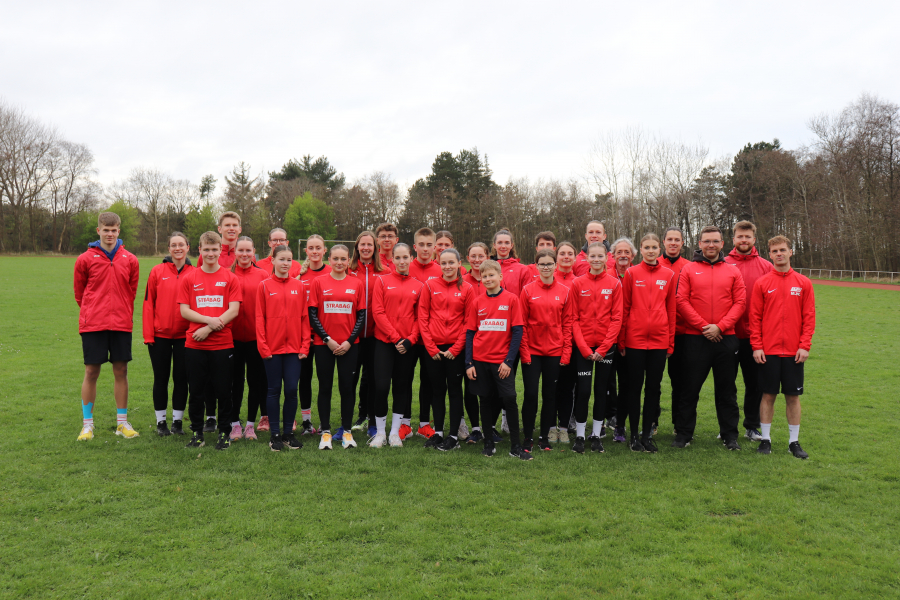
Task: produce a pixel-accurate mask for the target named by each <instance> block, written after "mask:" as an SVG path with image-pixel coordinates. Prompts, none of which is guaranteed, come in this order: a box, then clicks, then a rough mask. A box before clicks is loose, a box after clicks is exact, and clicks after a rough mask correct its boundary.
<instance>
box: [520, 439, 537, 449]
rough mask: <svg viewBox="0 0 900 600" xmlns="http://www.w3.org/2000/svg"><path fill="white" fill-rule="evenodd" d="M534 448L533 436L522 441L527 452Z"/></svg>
mask: <svg viewBox="0 0 900 600" xmlns="http://www.w3.org/2000/svg"><path fill="white" fill-rule="evenodd" d="M533 448H534V440H533V439H531V438H525V441H524V442H522V450H524V451H525V452H531V450H532V449H533Z"/></svg>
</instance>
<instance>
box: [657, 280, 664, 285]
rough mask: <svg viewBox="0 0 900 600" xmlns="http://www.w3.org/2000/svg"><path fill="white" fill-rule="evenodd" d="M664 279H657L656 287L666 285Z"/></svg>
mask: <svg viewBox="0 0 900 600" xmlns="http://www.w3.org/2000/svg"><path fill="white" fill-rule="evenodd" d="M666 281H667V280H666V279H657V280H656V285H666Z"/></svg>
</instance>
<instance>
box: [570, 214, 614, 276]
mask: <svg viewBox="0 0 900 600" xmlns="http://www.w3.org/2000/svg"><path fill="white" fill-rule="evenodd" d="M584 240H585V241H584V246H582V247H581V252H579V253H578V256H577V257H576V258H575V265H574V266H573V270H574V271H575V275H576V276H577V277H581V276H582V275H584V274H586V273H587V272H588V271H589V270H590V268H591V267H590V263H589V261H588V256H587V254H588V248H589V247H590V245H591V244H603V247H604V248H606V251H607V253H609V251H610V245H609V242H607V241H606V227H605V226H604V225H603V222H602V221H589V222H588V224H587V227H585V231H584ZM614 262H615V257H614V256H613V255H612V254H609V257H608V258H607V263H608V264H607V265H606V268H608V269H612V268H613V263H614Z"/></svg>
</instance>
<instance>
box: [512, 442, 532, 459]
mask: <svg viewBox="0 0 900 600" xmlns="http://www.w3.org/2000/svg"><path fill="white" fill-rule="evenodd" d="M509 455H510V456H512V457H513V458H518V459H519V460H534V457H533V456H532V455H531V452H525V450H523V449H522V446H520V445H518V444H516V445H514V446H513V447H512V448H510V449H509Z"/></svg>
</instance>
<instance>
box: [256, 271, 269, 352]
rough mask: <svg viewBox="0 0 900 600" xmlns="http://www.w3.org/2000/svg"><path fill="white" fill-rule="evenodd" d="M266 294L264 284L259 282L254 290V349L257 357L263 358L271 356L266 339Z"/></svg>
mask: <svg viewBox="0 0 900 600" xmlns="http://www.w3.org/2000/svg"><path fill="white" fill-rule="evenodd" d="M268 295H269V294H268V293H267V292H266V282H265V281H261V282H260V284H259V287H257V288H256V347H257V349H258V350H259V355H260V356H261V357H263V358H269V357H270V356H272V350H270V349H269V343H268V340H267V339H266V315H267V313H266V301H267V300H268Z"/></svg>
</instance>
